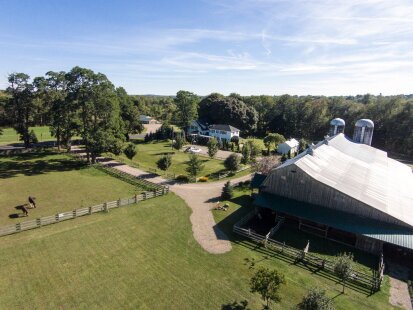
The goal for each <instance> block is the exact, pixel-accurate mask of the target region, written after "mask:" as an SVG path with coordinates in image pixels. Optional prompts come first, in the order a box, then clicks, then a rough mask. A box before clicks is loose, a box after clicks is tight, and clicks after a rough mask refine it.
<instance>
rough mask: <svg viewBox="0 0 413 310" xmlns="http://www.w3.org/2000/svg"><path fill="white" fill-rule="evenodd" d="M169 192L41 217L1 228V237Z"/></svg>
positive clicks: (145, 194) (141, 195)
mask: <svg viewBox="0 0 413 310" xmlns="http://www.w3.org/2000/svg"><path fill="white" fill-rule="evenodd" d="M168 192H169V188H168V187H166V186H164V187H162V188H158V189H157V190H153V191H146V192H143V193H141V194H139V195H135V196H133V197H129V198H123V199H119V200H114V201H109V202H105V203H101V204H98V205H94V206H91V207H85V208H80V209H75V210H72V211H66V212H62V213H57V214H55V215H49V216H44V217H39V218H36V219H33V220H29V221H24V222H20V223H16V224H13V225H8V226H4V227H0V237H1V236H6V235H11V234H14V233H18V232H22V231H26V230H30V229H34V228H39V227H42V226H46V225H50V224H55V223H59V222H63V221H66V220H71V219H75V218H77V217H81V216H85V215H91V214H93V213H98V212H109V210H110V209H115V208H119V207H122V206H128V205H131V204H135V203H138V202H139V201H143V200H146V199H150V198H155V197H159V196H163V195H166V194H167V193H168Z"/></svg>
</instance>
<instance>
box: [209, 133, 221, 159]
mask: <svg viewBox="0 0 413 310" xmlns="http://www.w3.org/2000/svg"><path fill="white" fill-rule="evenodd" d="M207 146H208V155H209V157H210V158H214V157H215V155H216V154H217V152H218V149H219V148H218V140H217V139H216V138H212V139H209V140H208V143H207Z"/></svg>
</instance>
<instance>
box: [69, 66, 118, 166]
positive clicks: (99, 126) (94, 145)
mask: <svg viewBox="0 0 413 310" xmlns="http://www.w3.org/2000/svg"><path fill="white" fill-rule="evenodd" d="M67 78H68V81H69V91H70V96H71V100H74V101H75V102H76V106H77V108H78V113H79V117H80V120H81V122H80V124H81V126H80V130H79V133H80V135H81V137H82V139H83V142H84V144H85V150H86V154H87V159H88V161H89V162H91V163H95V162H96V157H97V156H98V155H100V154H101V153H102V152H105V151H111V152H113V153H115V154H119V153H120V152H121V148H122V145H123V142H124V140H125V136H124V130H123V122H122V119H121V117H120V108H119V101H118V98H117V94H116V92H115V87H114V86H113V84H112V83H111V82H110V81H109V80H108V78H107V77H106V76H105V75H104V74H102V73H94V72H93V71H92V70H89V69H85V68H80V67H74V68H73V69H72V70H71V71H70V72H69V73H68V74H67Z"/></svg>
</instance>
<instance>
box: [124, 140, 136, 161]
mask: <svg viewBox="0 0 413 310" xmlns="http://www.w3.org/2000/svg"><path fill="white" fill-rule="evenodd" d="M123 153H124V154H125V155H126V157H127V158H128V159H130V160H132V159H133V158H134V157H135V156H136V153H137V150H136V145H135V144H133V143H128V145H127V147H126V148H125V149H124V150H123Z"/></svg>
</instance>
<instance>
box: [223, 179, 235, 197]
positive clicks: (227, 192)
mask: <svg viewBox="0 0 413 310" xmlns="http://www.w3.org/2000/svg"><path fill="white" fill-rule="evenodd" d="M233 194H234V193H233V187H232V185H231V182H230V181H227V182H226V183H225V185H224V187H223V188H222V193H221V199H222V200H230V199H231V198H232V196H233Z"/></svg>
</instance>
